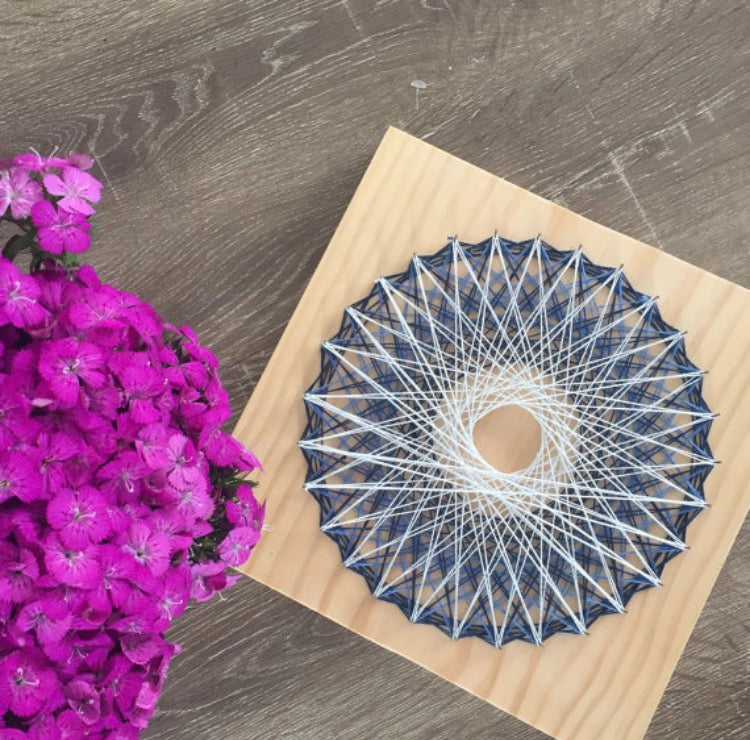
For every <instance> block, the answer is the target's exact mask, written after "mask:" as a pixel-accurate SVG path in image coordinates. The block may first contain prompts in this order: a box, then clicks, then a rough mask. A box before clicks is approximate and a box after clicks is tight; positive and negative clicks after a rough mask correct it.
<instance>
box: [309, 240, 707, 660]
mask: <svg viewBox="0 0 750 740" xmlns="http://www.w3.org/2000/svg"><path fill="white" fill-rule="evenodd" d="M702 377H703V373H702V371H701V370H699V369H698V368H697V367H695V365H693V364H692V363H691V362H690V360H689V359H688V357H687V355H686V352H685V344H684V340H683V334H682V333H681V332H679V331H677V330H676V329H674V328H673V327H671V326H670V325H669V324H667V323H666V322H665V321H664V320H663V319H662V317H661V315H660V313H659V309H658V307H657V302H656V299H655V298H651V297H649V296H646V295H644V294H642V293H639V292H638V291H636V290H635V289H634V288H633V287H632V286H631V285H630V283H629V282H628V280H627V278H626V277H625V275H624V274H623V272H622V270H621V269H612V268H608V267H601V266H599V265H596V264H594V263H592V262H591V261H590V260H589V259H588V258H587V257H586V256H585V255H584V254H583V253H582V252H581V250H576V251H559V250H557V249H554V248H552V247H551V246H549V245H547V244H545V243H544V242H542V241H541V240H539V239H536V240H532V241H525V242H511V241H508V240H505V239H501V238H498V237H493V238H490V239H487V240H486V241H483V242H481V243H479V244H462V243H460V242H459V241H457V240H455V239H453V240H451V241H450V242H449V243H448V245H447V246H446V247H444V248H443V249H441V250H440V251H439V252H437V253H436V254H434V255H432V256H429V257H416V256H415V257H414V258H413V259H412V261H411V263H410V264H409V267H408V269H407V270H406V271H405V272H403V273H400V274H398V275H392V276H390V277H387V278H381V279H379V280H378V281H377V282H376V283H375V286H374V288H373V290H372V292H371V293H370V294H369V295H368V296H367V297H365V298H364V299H362V300H361V301H359V302H358V303H355V304H354V305H352V306H350V307H349V308H347V309H346V311H345V314H344V317H343V321H342V323H341V328H340V330H339V332H338V334H336V336H335V337H334V338H333V339H331V340H330V341H328V342H326V343H324V345H323V348H322V365H321V372H320V375H319V377H318V378H317V380H316V381H315V383H314V385H313V386H312V387H311V388H310V389H309V391H308V392H307V393H306V395H305V404H306V409H307V419H308V424H307V428H306V430H305V433H304V437H303V439H302V440H301V442H300V446H301V448H302V450H303V452H304V454H305V457H306V460H307V464H308V471H307V477H306V488H307V490H308V491H309V492H310V493H311V494H312V495H313V496H314V497H315V498H316V499H317V501H318V503H319V505H320V508H321V527H322V529H323V530H324V531H325V532H326V533H327V534H328V535H329V536H330V537H332V538H333V539H334V540H335V541H336V543H337V544H338V546H339V548H340V550H341V555H342V558H343V561H344V563H345V565H346V566H347V567H348V568H351V569H352V570H354V571H357V572H358V573H361V574H362V576H364V578H365V579H366V581H367V583H368V585H369V587H370V589H371V591H372V593H373V594H374V595H375V596H377V597H379V598H381V599H384V600H386V601H389V602H392V603H394V604H396V605H397V606H398V607H399V608H400V609H401V610H402V611H403V612H404V614H405V615H406V616H407V617H408V618H409V619H410V620H412V621H414V622H421V623H428V624H432V625H435V626H436V627H438V628H440V629H441V630H443V631H444V632H446V633H447V634H448V635H450V636H451V637H452V638H454V639H457V638H459V637H464V636H476V637H480V638H482V639H484V640H487V641H489V642H491V643H492V644H494V645H496V646H500V645H502V644H503V643H506V642H509V641H510V640H515V639H520V640H526V641H529V642H532V643H537V644H538V643H541V642H542V641H543V640H544V639H546V638H548V637H549V636H551V635H553V634H555V633H557V632H574V633H585V632H586V630H587V628H588V627H589V626H590V625H591V623H592V622H593V621H594V620H595V619H597V618H598V617H599V616H601V615H603V614H608V613H613V612H614V613H617V612H622V611H624V609H625V606H626V604H627V603H628V600H629V599H630V598H631V596H632V595H633V594H634V593H635V592H636V591H638V590H639V589H642V588H646V587H649V586H655V585H659V584H660V583H661V580H660V579H661V574H662V571H663V569H664V566H665V564H666V563H667V562H668V561H669V560H670V559H671V558H672V557H674V556H675V555H676V554H678V553H679V552H681V551H682V550H684V549H685V547H686V545H685V535H686V529H687V527H688V525H689V523H690V522H691V521H692V519H693V518H694V517H695V516H696V515H697V514H698V513H699V512H700V510H701V509H702V508H703V507H705V506H706V502H705V498H704V494H703V482H704V480H705V478H706V476H707V475H708V473H709V472H710V470H711V468H712V466H713V464H714V460H713V458H712V455H711V451H710V448H709V445H708V441H707V437H708V432H709V429H710V427H711V422H712V419H713V414H712V413H711V412H710V410H709V408H708V407H707V405H706V403H705V402H704V400H703V397H702V395H701V389H702ZM493 418H494V419H495V423H494V427H493V426H492V424H490V423H489V422H488V420H489V421H491V420H492V419H493ZM498 420H499V421H498ZM488 424H489V426H488ZM482 427H487V428H490V429H492V430H494V431H492V433H491V434H490V435H489V437H487V434H486V433H485V437H484V440H483V441H482V442H481V443H480V435H479V431H480V430H481V428H482ZM529 430H531V431H529ZM535 435H536V436H535ZM519 440H521V442H522V444H520V446H519V444H518V442H519ZM495 443H497V444H499V445H500V446H501V447H502V446H503V445H504V446H505V447H508V446H510V447H513V445H516V447H517V449H516V451H515V452H514V453H513V455H512V457H513V458H514V459H515V465H509V464H507V462H506V463H502V461H501V462H498V460H497V459H495V460H493V458H492V447H493V444H495ZM524 456H525V458H524Z"/></svg>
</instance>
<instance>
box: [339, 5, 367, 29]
mask: <svg viewBox="0 0 750 740" xmlns="http://www.w3.org/2000/svg"><path fill="white" fill-rule="evenodd" d="M341 4H342V5H343V6H344V10H345V11H346V14H347V15H348V16H349V20H350V21H351V22H352V25H353V26H354V28H356V29H357V33H358V34H359V35H360V36H361V37H362V38H365V32H364V30H363V29H362V26H360V25H359V21H358V20H357V16H356V15H354V12H353V11H352V9H351V8H350V7H349V0H341Z"/></svg>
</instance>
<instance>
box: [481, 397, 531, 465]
mask: <svg viewBox="0 0 750 740" xmlns="http://www.w3.org/2000/svg"><path fill="white" fill-rule="evenodd" d="M472 437H473V439H474V445H475V446H476V448H477V451H478V452H479V454H480V455H481V456H482V457H483V458H484V459H485V460H486V461H487V462H488V463H489V464H490V465H492V467H493V468H495V469H496V470H498V471H500V472H501V473H515V472H517V471H519V470H524V469H525V468H528V467H529V465H531V463H532V462H533V461H534V458H535V457H536V456H537V455H538V454H539V448H540V447H541V444H542V427H541V426H540V424H539V422H538V421H537V419H536V417H535V416H534V415H533V414H531V413H530V412H529V411H527V410H526V409H525V408H523V407H522V406H518V405H517V404H509V405H506V406H500V407H498V408H496V409H493V410H492V411H489V412H488V413H486V414H485V415H484V416H482V417H481V418H480V419H479V420H478V421H477V422H476V423H475V424H474V429H473V430H472Z"/></svg>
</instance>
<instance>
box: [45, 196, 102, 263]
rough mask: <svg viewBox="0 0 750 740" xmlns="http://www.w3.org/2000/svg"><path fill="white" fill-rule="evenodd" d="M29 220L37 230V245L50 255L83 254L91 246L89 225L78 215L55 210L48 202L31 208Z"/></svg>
mask: <svg viewBox="0 0 750 740" xmlns="http://www.w3.org/2000/svg"><path fill="white" fill-rule="evenodd" d="M31 220H32V221H33V222H34V226H36V227H37V228H38V229H39V234H38V238H39V244H40V246H41V247H42V249H44V250H46V251H47V252H50V254H62V253H63V252H85V251H86V250H87V249H88V248H89V245H90V244H91V237H90V236H89V235H88V231H89V230H90V229H91V224H90V223H89V222H88V221H87V220H86V217H85V216H82V215H81V214H80V213H70V212H69V211H66V210H65V209H64V208H60V209H56V208H55V206H53V205H52V203H50V202H49V201H48V200H40V201H39V202H37V203H35V204H34V205H33V206H32V207H31Z"/></svg>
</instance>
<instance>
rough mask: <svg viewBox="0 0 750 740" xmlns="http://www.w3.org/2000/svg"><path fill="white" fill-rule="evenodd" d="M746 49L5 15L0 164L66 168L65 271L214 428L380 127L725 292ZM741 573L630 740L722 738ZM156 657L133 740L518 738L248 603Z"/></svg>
mask: <svg viewBox="0 0 750 740" xmlns="http://www.w3.org/2000/svg"><path fill="white" fill-rule="evenodd" d="M748 36H750V17H749V16H748V10H747V7H746V5H745V4H744V3H738V2H725V3H716V2H714V1H713V0H706V1H704V2H700V1H699V2H695V1H694V0H676V1H674V2H669V3H667V2H661V1H659V0H622V1H619V0H618V1H617V2H615V0H603V1H602V2H598V3H593V2H584V1H572V2H568V3H557V2H551V1H547V2H542V1H535V2H530V3H517V2H510V3H503V4H500V3H497V2H495V0H486V1H485V2H469V1H465V2H459V0H445V2H443V0H429V2H427V1H426V0H425V1H420V2H417V1H416V0H415V1H412V0H372V1H371V0H344V2H335V1H334V0H330V1H326V0H314V1H312V0H273V2H272V1H271V0H264V1H261V0H246V1H243V0H232V1H227V0H215V1H214V2H211V3H205V2H201V1H200V0H153V1H149V2H143V1H141V0H133V1H130V2H127V3H98V2H97V3H95V2H92V1H91V0H83V1H81V0H75V1H74V0H57V1H55V2H52V0H36V2H34V3H22V2H5V3H3V23H2V24H0V49H2V51H3V52H4V53H3V60H4V61H3V65H2V69H0V81H2V89H3V93H4V96H3V106H2V108H0V123H2V126H1V127H0V131H1V132H2V135H1V139H2V147H1V148H2V150H3V153H11V152H14V151H16V150H18V149H20V148H24V147H28V146H34V147H36V148H37V149H39V150H40V151H43V152H49V151H50V150H51V149H52V148H53V147H56V146H59V147H60V148H61V149H62V150H67V149H71V148H79V149H86V150H89V151H93V153H94V154H95V155H96V157H97V161H98V166H99V168H100V169H99V174H100V176H102V177H103V178H104V179H105V182H106V183H107V184H108V185H107V190H106V192H105V198H104V201H103V202H102V206H101V213H100V215H99V217H98V226H97V231H96V234H95V238H96V245H97V246H96V251H95V252H94V253H92V259H93V260H95V261H96V263H97V265H99V266H100V267H101V271H102V273H103V275H104V277H105V278H107V279H109V280H112V281H115V282H117V283H118V284H119V285H121V286H122V287H123V288H125V289H128V290H132V291H135V292H138V293H139V294H140V295H142V296H143V297H144V298H145V299H147V300H150V301H152V302H154V303H155V304H156V305H157V306H158V307H159V308H160V309H161V311H162V313H163V314H164V315H165V316H166V317H167V318H169V319H170V320H172V321H186V322H189V323H191V324H192V325H194V326H195V327H196V329H197V330H198V331H199V332H200V333H201V335H202V336H203V337H204V338H206V339H208V338H210V341H211V344H212V345H213V347H214V349H215V350H216V351H217V353H218V354H219V357H220V359H221V360H222V363H223V378H224V381H225V383H226V385H227V387H228V389H229V391H230V395H231V398H232V402H233V405H234V408H235V409H237V412H239V410H240V409H241V408H242V406H243V404H244V402H245V400H246V399H247V397H248V396H249V394H250V391H251V390H252V388H253V387H254V385H255V383H256V382H257V380H258V378H259V376H260V373H261V371H262V369H263V367H264V365H265V364H266V362H267V361H268V358H269V357H270V355H271V352H272V350H273V348H274V346H275V345H276V342H277V341H278V339H279V337H280V335H281V332H282V330H283V328H284V326H285V324H286V322H287V321H288V319H289V317H290V316H291V314H292V311H293V310H294V307H295V306H296V304H297V301H298V300H299V297H300V295H301V294H302V291H303V289H304V287H305V285H306V283H307V281H308V279H309V277H310V275H311V274H312V272H313V270H314V268H315V265H316V264H317V262H318V260H319V259H320V256H321V254H322V252H323V250H324V248H325V246H326V245H327V244H328V241H329V240H330V238H331V235H332V233H333V231H334V228H335V226H336V224H337V223H338V222H339V220H340V218H341V215H342V213H343V211H344V209H345V207H346V204H347V203H348V202H349V200H350V199H351V196H352V193H353V192H354V189H355V187H356V184H357V182H358V181H359V179H360V178H361V176H362V173H363V172H364V169H365V167H366V165H367V162H368V161H369V159H370V156H371V154H372V152H373V151H374V149H375V147H376V146H377V143H378V141H379V140H380V138H381V137H382V135H383V131H384V130H385V128H386V126H387V125H389V124H396V125H398V126H399V127H400V128H403V129H405V130H407V131H409V132H411V133H413V134H415V135H417V136H419V137H422V138H424V139H426V140H428V141H431V142H433V143H435V144H437V145H438V146H441V147H443V148H445V149H448V150H449V151H451V152H453V153H455V154H457V155H459V156H461V157H463V158H464V159H466V160H468V161H472V162H476V163H480V164H481V165H482V166H483V167H484V168H486V169H488V170H490V171H492V172H497V173H501V174H502V175H503V176H504V177H506V178H507V179H509V180H511V181H512V182H515V183H517V184H518V185H521V186H523V187H525V188H529V189H531V190H533V191H534V192H536V193H538V194H540V195H542V196H544V197H546V198H550V199H551V200H553V201H555V202H558V203H561V204H563V205H565V206H567V207H569V208H571V209H572V210H574V211H576V212H578V213H582V214H583V215H585V216H589V217H591V218H593V219H594V220H596V221H599V222H601V223H605V224H607V225H608V226H611V227H613V228H615V229H617V230H619V231H622V232H624V233H627V234H630V235H632V236H634V237H636V238H639V239H642V240H643V241H646V242H649V243H652V244H655V245H659V246H661V247H663V248H664V250H665V251H667V252H669V253H670V254H674V255H677V256H679V257H682V258H684V259H687V260H688V261H690V262H692V263H693V264H696V265H698V266H701V267H705V268H707V269H710V270H712V271H713V272H716V273H717V274H719V275H722V276H723V277H727V278H729V279H731V280H734V281H735V282H738V283H740V284H743V285H745V286H747V285H750V260H748V248H747V245H748V235H749V234H750V215H749V213H748V209H747V199H748V180H747V172H748V148H747V141H748V139H749V138H750V118H749V117H748V114H747V95H746V93H747V89H748V86H749V85H748V83H749V82H750V75H748V67H747V38H748ZM415 78H419V79H422V80H424V81H425V82H426V83H427V85H428V86H427V89H426V90H425V91H424V92H422V93H421V94H420V97H419V110H417V109H416V105H415V90H414V89H413V88H412V87H411V86H410V84H409V83H410V82H411V81H412V80H413V79H415ZM207 274H210V276H211V277H210V280H207V279H206V275H207ZM235 418H236V417H235ZM748 568H750V528H749V527H748V525H745V528H744V530H743V532H742V534H741V535H740V537H739V539H738V541H737V543H736V545H735V547H734V550H733V552H732V554H731V556H730V557H729V559H728V561H727V563H726V564H725V566H724V568H723V571H722V574H721V576H720V578H719V580H718V581H717V584H716V586H715V588H714V592H713V595H712V597H711V599H710V600H709V602H708V605H707V607H706V609H705V610H704V612H703V615H702V617H701V619H700V621H699V623H698V626H697V628H696V630H695V632H694V634H693V637H692V638H691V640H690V641H689V643H688V646H687V648H686V650H685V653H684V654H683V657H682V659H681V661H680V663H679V664H678V668H677V671H676V673H675V674H674V676H673V679H672V681H671V683H670V686H669V688H668V690H667V693H666V694H665V698H664V700H663V702H662V704H661V706H660V709H659V711H658V712H657V714H656V717H655V720H654V722H653V723H652V726H651V731H650V736H651V737H653V738H667V739H668V740H673V739H675V738H679V739H682V738H696V739H698V740H700V739H701V738H712V739H713V738H730V737H744V736H745V735H747V732H748V726H749V725H750V709H749V707H750V690H749V689H748V685H749V683H750V682H749V680H748V679H749V675H750V673H749V668H750V658H749V655H750V620H749V619H748V616H747V611H746V604H747V601H748V597H749V596H750V593H749V592H748V585H747V584H748V581H747V572H748ZM174 632H175V639H179V640H181V641H182V642H183V643H184V645H185V653H184V654H183V656H181V657H180V658H179V659H178V660H176V661H175V663H174V667H173V669H172V675H171V679H170V684H169V686H168V687H167V691H166V693H165V695H164V697H163V700H162V703H161V705H160V706H161V711H160V714H159V716H158V717H157V718H156V719H155V721H154V724H153V725H152V728H151V729H150V731H149V732H148V733H147V736H150V737H155V738H156V737H168V738H191V739H192V738H209V737H224V738H238V739H239V738H243V739H244V738H267V737H274V738H276V737H279V738H281V737H283V738H329V737H331V738H333V737H335V738H340V739H342V740H347V739H349V738H352V739H354V738H357V740H359V739H360V738H365V739H367V738H387V737H395V736H398V737H401V738H405V739H406V740H415V739H421V738H424V737H433V738H442V737H478V738H496V737H513V738H519V739H520V740H526V739H529V738H539V737H541V735H540V733H539V732H538V731H536V730H533V729H531V728H529V727H528V726H526V725H523V724H522V723H520V722H519V721H517V720H514V719H513V718H511V717H509V716H507V715H503V714H501V713H499V712H498V711H497V710H495V709H494V708H492V707H490V706H489V705H487V704H485V703H484V702H481V701H480V700H478V699H475V698H473V697H471V696H470V695H469V694H467V693H465V692H463V691H461V690H459V689H456V688H455V687H453V686H451V685H450V684H448V683H446V682H444V681H442V680H440V679H438V678H436V677H434V676H431V675H430V674H428V673H426V672H425V671H423V670H422V669H420V668H418V667H416V666H414V665H413V664H411V663H409V662H407V661H404V660H403V659H401V658H398V657H397V656H395V655H393V654H390V653H387V652H385V651H383V650H382V649H381V648H378V647H376V646H374V645H372V644H370V643H368V642H366V641H365V640H362V639H361V638H357V637H356V636H354V635H352V634H351V633H350V632H348V631H346V630H343V629H342V628H340V627H338V626H335V625H333V624H332V623H330V622H328V621H327V620H324V619H322V618H321V617H318V616H316V615H314V614H312V613H311V612H309V611H307V610H306V609H304V608H303V607H300V606H299V605H297V604H295V603H294V602H290V601H289V600H288V599H285V598H283V597H281V596H279V595H278V594H276V593H274V592H272V591H269V590H268V589H266V588H265V587H263V586H260V585H259V584H257V583H255V582H251V581H247V582H245V583H243V584H241V585H240V586H238V587H237V588H236V589H235V590H234V592H232V593H229V594H228V595H227V596H226V597H225V599H224V600H223V601H222V602H220V603H219V602H217V603H215V604H211V605H209V606H207V607H205V608H203V609H195V610H191V612H190V614H189V615H188V616H187V617H186V618H185V619H183V620H182V621H181V622H180V624H179V625H178V626H177V627H176V628H175V631H174Z"/></svg>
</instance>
